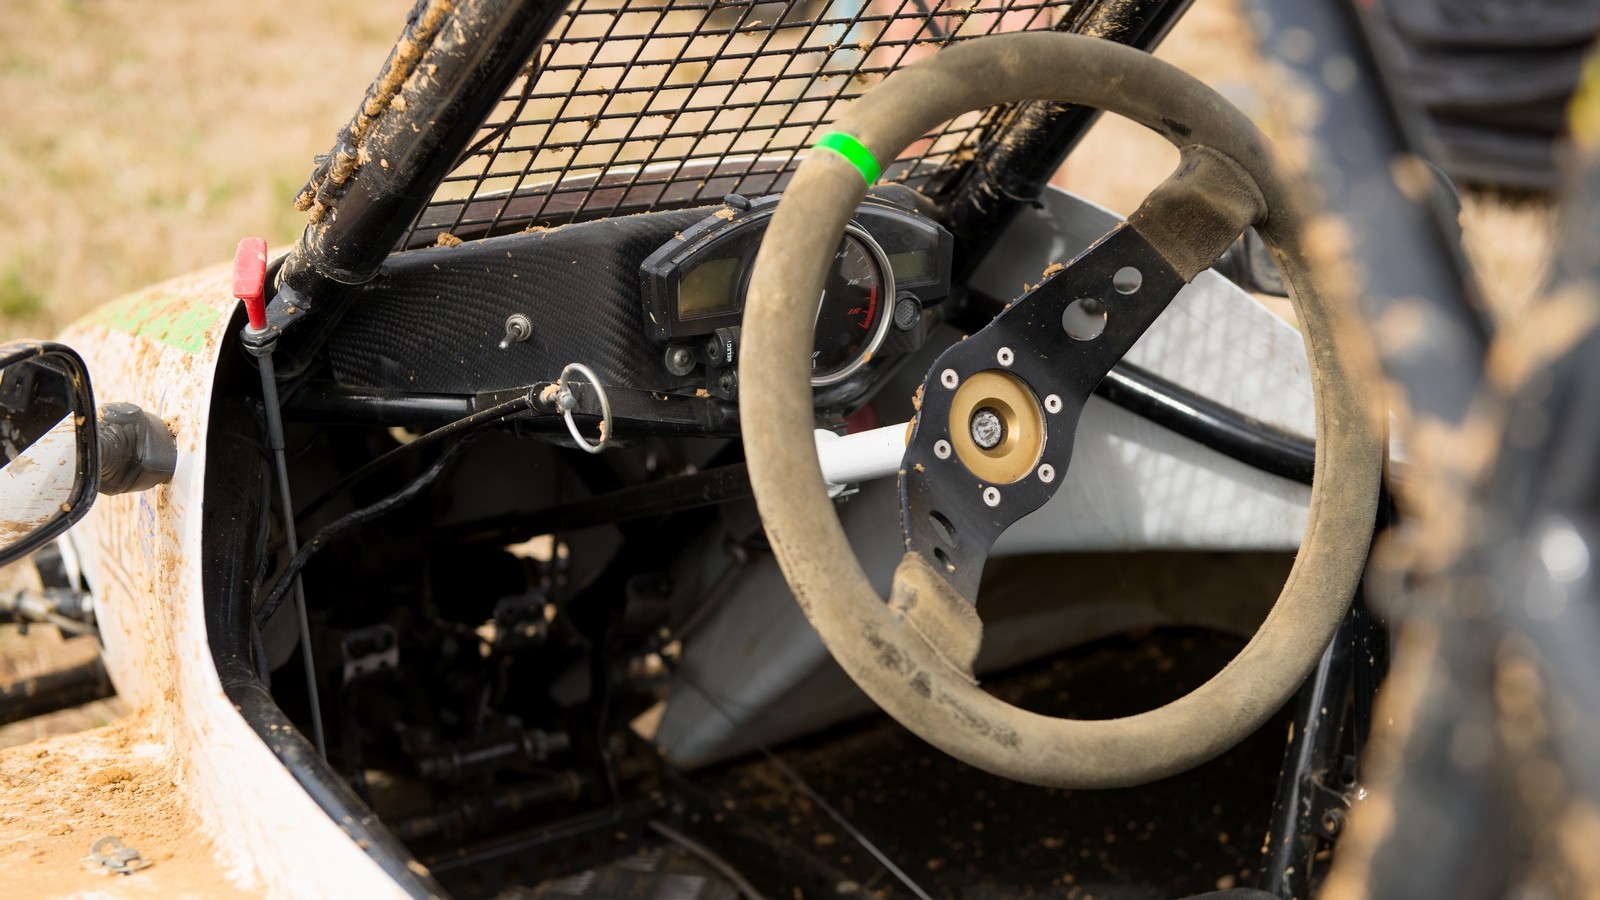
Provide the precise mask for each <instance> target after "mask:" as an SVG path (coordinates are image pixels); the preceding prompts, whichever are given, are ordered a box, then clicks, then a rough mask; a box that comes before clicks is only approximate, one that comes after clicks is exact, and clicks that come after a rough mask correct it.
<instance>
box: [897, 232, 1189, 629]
mask: <svg viewBox="0 0 1600 900" xmlns="http://www.w3.org/2000/svg"><path fill="white" fill-rule="evenodd" d="M1184 284H1185V282H1184V280H1183V278H1182V277H1181V276H1179V274H1178V273H1177V272H1176V271H1175V270H1174V269H1173V268H1172V266H1170V265H1169V264H1168V263H1167V262H1166V260H1164V259H1163V258H1162V257H1161V255H1160V254H1159V253H1157V252H1156V250H1155V248H1154V247H1153V246H1151V245H1150V243H1149V242H1148V241H1146V240H1145V239H1144V238H1143V237H1142V236H1140V235H1139V234H1138V232H1136V231H1134V230H1133V229H1132V228H1129V227H1128V226H1126V225H1123V226H1121V227H1119V228H1117V229H1116V230H1114V231H1112V232H1111V233H1110V234H1108V235H1107V236H1106V237H1104V238H1102V239H1101V240H1100V241H1099V242H1097V243H1096V244H1095V245H1094V246H1092V247H1090V248H1089V249H1088V250H1087V251H1085V252H1084V253H1083V254H1082V255H1080V256H1079V257H1078V258H1077V259H1075V260H1073V261H1072V263H1071V264H1069V265H1068V266H1067V267H1065V268H1064V269H1061V270H1059V271H1057V272H1054V273H1050V274H1049V275H1047V276H1046V278H1045V280H1044V282H1043V283H1042V284H1040V285H1038V286H1037V287H1035V288H1033V289H1032V290H1030V291H1028V292H1027V293H1025V294H1023V295H1022V297H1021V298H1019V299H1018V300H1016V301H1015V302H1014V303H1012V304H1011V305H1010V306H1008V307H1007V308H1006V309H1005V310H1004V311H1003V312H1001V313H1000V315H998V316H996V317H995V319H994V321H993V322H990V323H989V324H988V325H987V326H985V327H984V328H983V330H981V331H979V332H978V333H977V334H974V335H972V336H971V337H970V338H968V339H966V340H964V341H961V342H959V343H957V344H955V345H953V346H951V347H950V348H949V349H948V350H946V351H945V352H944V353H943V354H942V355H941V356H940V357H939V359H938V361H937V362H935V363H934V364H933V368H932V369H931V370H930V372H929V375H928V378H927V379H926V380H925V381H924V383H923V388H922V396H921V405H920V407H919V410H918V413H917V417H916V419H915V430H914V431H913V433H912V436H911V441H910V444H909V445H908V446H907V448H906V454H905V462H904V468H903V469H902V471H901V476H900V508H901V527H902V529H903V531H904V535H905V543H906V549H907V550H909V551H911V552H913V553H918V554H921V555H923V556H924V557H925V558H927V560H928V561H929V563H931V564H932V565H933V566H934V567H935V568H936V569H937V570H939V571H941V572H944V573H945V577H946V578H947V579H948V580H949V581H950V583H951V585H952V586H954V587H955V588H956V589H957V590H958V591H960V592H961V593H962V594H964V595H965V596H966V597H967V599H968V600H969V601H972V600H973V599H974V598H975V597H976V596H977V592H978V578H979V576H980V575H981V574H982V572H983V563H984V560H985V559H986V558H987V557H988V554H989V549H990V548H991V547H993V546H994V542H995V540H996V539H998V538H999V537H1000V535H1001V533H1003V532H1004V531H1005V530H1006V529H1007V528H1009V527H1010V526H1011V525H1012V524H1014V523H1015V522H1016V521H1017V520H1019V519H1021V518H1022V517H1023V516H1025V515H1027V514H1028V513H1031V512H1033V511H1034V510H1036V509H1038V508H1039V507H1041V506H1043V505H1044V504H1045V502H1046V501H1048V500H1049V499H1050V498H1051V496H1053V495H1054V494H1055V492H1056V490H1057V488H1059V487H1060V485H1061V481H1062V478H1063V476H1065V474H1066V472H1067V466H1068V464H1069V463H1070V462H1071V460H1072V444H1073V439H1074V437H1075V436H1076V433H1077V429H1078V419H1079V417H1080V416H1081V414H1082V412H1083V405H1084V403H1086V402H1087V401H1088V399H1089V395H1090V394H1092V393H1093V392H1094V388H1095V385H1097V384H1099V383H1100V380H1101V379H1102V378H1104V377H1105V375H1106V373H1107V372H1109V371H1110V370H1111V367H1112V366H1113V365H1115V364H1116V362H1117V361H1118V360H1120V359H1121V358H1122V357H1123V356H1124V355H1125V354H1126V353H1127V352H1128V349H1129V348H1131V347H1132V346H1133V344H1134V343H1135V342H1136V341H1138V339H1139V338H1140V337H1141V336H1142V335H1143V334H1144V332H1145V331H1146V329H1148V328H1149V327H1150V324H1151V323H1152V322H1154V321H1155V320H1156V318H1157V317H1158V316H1160V315H1161V313H1162V312H1163V311H1164V310H1165V309H1166V308H1167V305H1168V304H1169V303H1171V302H1172V298H1173V297H1174V296H1176V295H1177V293H1178V291H1179V290H1181V289H1182V288H1183V286H1184ZM992 415H997V416H998V418H999V419H1000V420H1002V421H1001V423H1000V427H999V428H998V429H997V428H996V425H995V422H993V421H990V419H991V416H992ZM969 418H970V419H971V421H970V423H969V421H968V419H969ZM957 419H960V421H956V420H957ZM969 429H970V433H966V432H969Z"/></svg>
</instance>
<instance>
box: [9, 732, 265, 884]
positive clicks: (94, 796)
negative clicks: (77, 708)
mask: <svg viewBox="0 0 1600 900" xmlns="http://www.w3.org/2000/svg"><path fill="white" fill-rule="evenodd" d="M174 771H175V770H174V766H173V765H172V761H171V760H170V758H169V755H168V751H167V749H166V748H165V747H164V746H163V744H162V743H161V742H160V741H158V740H157V739H156V738H155V736H154V735H153V733H152V731H151V729H150V728H149V725H148V723H147V721H146V718H145V717H144V716H139V715H134V716H128V717H124V718H122V719H119V720H117V721H116V722H114V723H112V724H111V725H107V726H104V727H102V728H98V729H95V730H93V731H86V732H81V733H78V734H71V735H60V736H56V737H52V738H46V739H44V740H39V741H34V742H32V743H29V744H25V745H22V746H18V747H12V748H9V749H6V750H0V872H3V873H5V874H4V882H5V893H6V895H7V896H13V897H41V898H42V897H64V896H73V895H86V894H99V893H103V892H114V893H115V894H116V895H118V896H125V897H140V896H149V897H164V898H175V897H231V896H241V897H242V896H256V895H258V894H259V892H256V891H248V890H243V889H241V888H240V887H238V886H237V885H236V884H234V883H233V882H231V881H230V880H229V879H228V877H227V875H226V873H225V872H224V870H223V868H222V867H221V865H219V863H218V862H217V861H216V860H215V859H213V856H212V846H211V842H210V841H209V840H207V839H206V838H205V836H204V835H203V834H201V833H200V831H199V830H198V824H197V822H196V821H195V819H194V816H193V815H192V813H191V812H190V811H189V810H188V809H187V808H186V807H185V805H184V804H183V802H182V800H181V799H180V796H181V795H180V794H179V792H178V791H177V790H176V787H177V786H176V784H175V783H174V781H173V779H174V777H175V774H174ZM108 836H114V837H116V838H117V839H118V840H119V841H120V842H121V844H122V846H124V847H129V848H133V849H135V850H138V851H139V856H140V858H141V860H143V862H144V863H145V864H146V866H145V867H144V868H142V869H140V870H139V871H135V872H132V873H129V874H116V873H113V872H111V871H109V870H108V869H107V868H106V867H105V866H104V865H103V864H101V863H99V862H96V861H95V860H94V859H93V858H92V857H91V849H92V848H93V847H94V845H95V844H96V843H97V842H99V841H100V840H101V839H102V838H105V837H108ZM107 849H109V848H107Z"/></svg>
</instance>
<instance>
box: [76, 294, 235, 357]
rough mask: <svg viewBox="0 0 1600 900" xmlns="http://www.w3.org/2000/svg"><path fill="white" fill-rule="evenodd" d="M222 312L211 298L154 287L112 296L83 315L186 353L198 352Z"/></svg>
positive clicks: (90, 321)
mask: <svg viewBox="0 0 1600 900" xmlns="http://www.w3.org/2000/svg"><path fill="white" fill-rule="evenodd" d="M221 315H222V310H221V309H219V308H218V305H217V304H216V303H214V302H209V301H208V300H206V299H204V298H201V297H195V296H189V297H185V296H183V295H181V294H174V293H171V292H169V291H167V290H163V289H160V288H157V289H153V290H149V291H141V292H139V293H137V294H130V295H128V296H126V297H123V298H121V299H119V300H113V301H111V302H110V303H107V304H106V305H105V306H102V307H100V308H99V309H97V310H95V311H94V312H92V313H90V314H89V315H87V316H85V317H84V318H83V324H86V325H99V326H101V327H103V328H109V329H112V330H113V331H123V332H127V333H128V334H134V335H138V336H139V337H144V338H149V339H150V340H153V341H159V342H161V343H163V344H166V345H167V346H169V347H176V348H178V349H179V350H182V351H184V352H185V353H199V352H200V351H201V350H203V349H204V348H205V345H206V338H207V337H208V336H209V335H210V334H211V329H212V328H213V327H215V326H216V324H217V319H218V318H219V317H220V316H221Z"/></svg>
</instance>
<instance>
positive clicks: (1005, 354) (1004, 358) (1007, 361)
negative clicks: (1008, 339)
mask: <svg viewBox="0 0 1600 900" xmlns="http://www.w3.org/2000/svg"><path fill="white" fill-rule="evenodd" d="M994 358H995V359H996V360H999V362H1000V365H1002V366H1009V365H1011V364H1012V363H1014V362H1016V360H1017V357H1016V354H1014V353H1012V352H1011V348H1010V347H1001V348H1000V351H999V352H998V353H996V354H995V355H994Z"/></svg>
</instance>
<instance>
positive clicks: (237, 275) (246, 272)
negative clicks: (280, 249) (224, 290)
mask: <svg viewBox="0 0 1600 900" xmlns="http://www.w3.org/2000/svg"><path fill="white" fill-rule="evenodd" d="M233 296H235V297H237V298H239V299H240V300H243V301H244V310H245V312H246V313H248V314H249V316H250V328H251V329H252V330H254V331H260V330H262V329H263V328H266V327H267V239H266V238H258V237H251V238H245V239H244V240H242V241H240V242H239V249H238V250H237V251H235V252H234V254H233Z"/></svg>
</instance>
